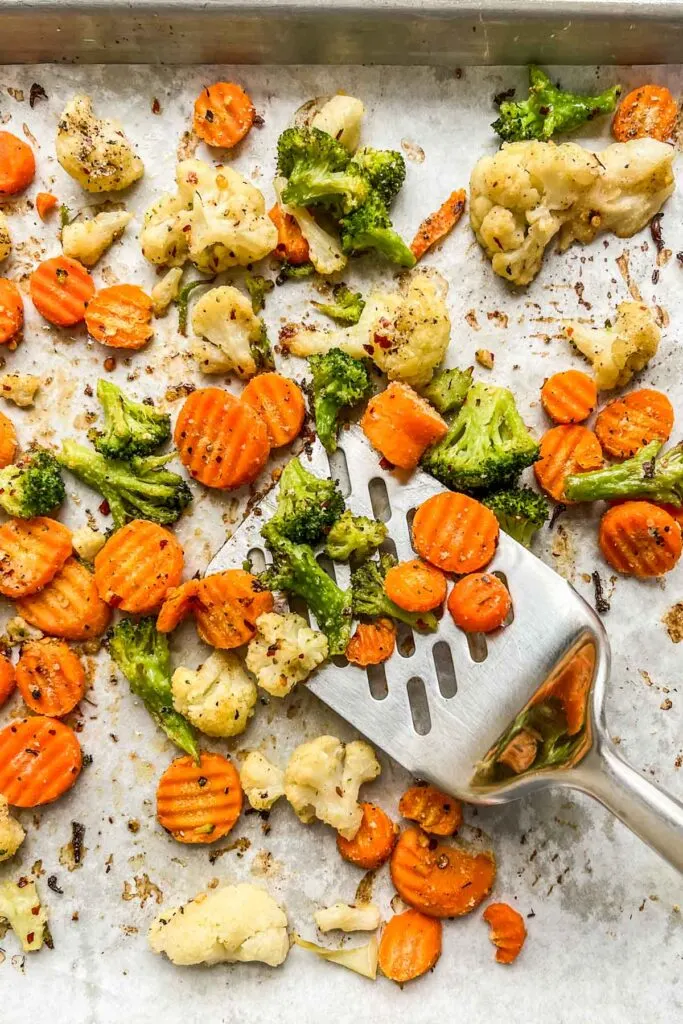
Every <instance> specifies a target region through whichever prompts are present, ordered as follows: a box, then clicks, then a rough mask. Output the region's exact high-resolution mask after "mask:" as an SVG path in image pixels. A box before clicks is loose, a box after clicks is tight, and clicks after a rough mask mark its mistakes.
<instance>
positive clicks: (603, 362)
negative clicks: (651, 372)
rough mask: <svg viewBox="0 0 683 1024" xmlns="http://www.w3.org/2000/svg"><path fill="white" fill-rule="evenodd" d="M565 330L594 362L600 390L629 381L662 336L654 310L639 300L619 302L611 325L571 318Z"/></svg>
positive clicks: (572, 341)
mask: <svg viewBox="0 0 683 1024" xmlns="http://www.w3.org/2000/svg"><path fill="white" fill-rule="evenodd" d="M564 333H565V335H566V337H567V338H569V340H570V341H571V343H572V345H574V346H575V348H577V349H578V350H579V352H580V353H581V354H582V355H584V356H585V357H586V359H588V360H590V362H591V363H592V364H593V376H594V377H595V383H596V384H597V386H598V390H599V391H609V389H610V388H618V387H623V386H624V384H628V382H629V381H630V379H631V377H632V376H633V374H634V373H637V371H638V370H642V369H643V367H644V366H646V365H647V364H648V362H649V361H650V359H652V357H653V356H654V355H655V353H656V352H657V349H658V347H659V339H660V337H661V331H660V329H659V327H658V325H657V322H656V320H655V318H654V315H653V313H652V310H651V309H648V307H647V306H644V305H643V304H642V303H640V302H622V303H620V305H619V306H617V315H616V317H615V318H614V324H613V325H612V326H611V327H588V326H587V325H586V324H582V323H579V322H578V321H576V320H568V321H565V324H564Z"/></svg>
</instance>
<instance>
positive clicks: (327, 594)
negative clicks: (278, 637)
mask: <svg viewBox="0 0 683 1024" xmlns="http://www.w3.org/2000/svg"><path fill="white" fill-rule="evenodd" d="M280 525H281V524H280V523H278V522H277V521H276V519H275V518H273V519H271V520H269V522H267V523H266V524H265V526H264V527H263V529H262V530H261V533H262V535H263V538H264V540H265V542H266V544H267V545H268V547H269V548H270V550H271V551H272V552H273V559H274V560H273V564H272V565H271V566H269V568H268V569H266V571H265V572H263V573H261V575H260V576H259V581H260V583H261V585H262V586H264V587H267V588H268V590H283V591H285V593H287V594H295V595H296V596H297V597H300V598H302V599H303V600H304V601H305V602H306V604H307V605H308V607H309V608H310V610H311V611H312V612H313V615H314V616H315V619H316V622H317V624H318V628H319V629H321V630H322V631H323V633H324V634H325V636H326V637H327V639H328V642H329V653H330V655H335V654H343V653H344V651H345V650H346V645H347V644H348V642H349V639H350V637H351V592H350V591H347V590H341V589H340V588H339V587H338V586H337V584H336V583H335V582H334V580H332V579H331V578H330V577H329V576H328V575H327V573H326V572H325V570H324V569H322V568H321V567H320V565H319V564H318V561H317V559H316V557H315V553H314V551H313V549H312V548H311V547H309V545H308V544H295V543H294V542H293V541H291V540H289V539H288V538H287V537H284V536H283V535H282V534H281V533H280V529H279V527H280Z"/></svg>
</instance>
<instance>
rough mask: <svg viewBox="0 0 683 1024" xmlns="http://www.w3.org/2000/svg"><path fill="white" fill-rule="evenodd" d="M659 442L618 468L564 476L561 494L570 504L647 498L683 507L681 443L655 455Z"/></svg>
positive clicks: (610, 467)
mask: <svg viewBox="0 0 683 1024" xmlns="http://www.w3.org/2000/svg"><path fill="white" fill-rule="evenodd" d="M661 447H662V445H661V442H660V441H650V443H649V444H646V445H645V447H644V448H641V450H640V451H639V452H638V454H637V455H634V456H633V458H631V459H627V460H626V462H620V463H619V464H618V465H614V466H607V467H606V468H605V469H597V470H595V471H593V472H592V473H576V474H574V475H572V476H568V477H567V479H566V481H565V485H564V493H565V495H566V497H567V498H568V499H569V500H570V501H611V500H612V499H613V498H649V500H650V501H655V502H658V503H661V504H664V505H676V506H677V507H680V506H681V505H683V441H679V443H678V444H677V445H674V447H673V448H670V449H669V451H668V452H665V453H664V455H660V456H659V457H657V456H658V452H659V450H660V448H661Z"/></svg>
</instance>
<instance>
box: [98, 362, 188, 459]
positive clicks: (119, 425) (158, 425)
mask: <svg viewBox="0 0 683 1024" xmlns="http://www.w3.org/2000/svg"><path fill="white" fill-rule="evenodd" d="M97 398H98V400H99V402H100V405H101V406H102V410H103V412H104V430H102V431H99V430H93V431H91V434H90V435H89V436H90V440H91V441H92V443H93V444H94V446H95V448H96V449H97V451H98V452H99V453H100V454H101V455H105V456H106V457H107V458H108V459H130V458H132V457H133V456H134V455H149V454H150V453H151V452H153V451H154V450H155V449H156V448H158V447H159V445H162V444H164V443H165V442H166V441H168V439H169V438H170V436H171V417H170V416H169V415H168V414H167V413H165V412H158V411H157V410H156V409H155V408H154V406H152V405H145V404H144V402H134V401H132V399H130V398H128V397H127V396H126V395H124V393H123V391H122V390H121V388H119V387H117V386H116V384H112V383H111V382H110V381H107V380H98V382H97Z"/></svg>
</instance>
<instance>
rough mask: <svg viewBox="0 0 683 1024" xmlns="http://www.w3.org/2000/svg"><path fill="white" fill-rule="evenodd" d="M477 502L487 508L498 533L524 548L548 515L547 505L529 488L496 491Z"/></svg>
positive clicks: (529, 544) (540, 496)
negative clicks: (506, 535) (499, 531)
mask: <svg viewBox="0 0 683 1024" xmlns="http://www.w3.org/2000/svg"><path fill="white" fill-rule="evenodd" d="M481 500H482V503H483V504H484V505H487V506H488V507H489V508H490V509H491V511H492V512H493V514H494V515H495V517H496V519H497V520H498V523H499V525H500V528H501V530H505V532H506V533H507V534H509V536H510V537H513V538H514V540H516V541H518V542H519V543H520V544H523V545H524V546H525V547H526V548H528V547H531V542H532V540H533V539H534V536H535V535H536V532H537V530H540V528H541V527H542V526H543V524H544V523H545V522H546V520H547V519H548V516H549V515H550V509H549V506H548V502H547V501H546V500H545V498H544V497H543V495H542V494H537V493H536V491H532V490H531V488H530V487H512V488H510V489H509V490H507V491H496V493H495V494H488V495H487V496H486V497H485V498H482V499H481Z"/></svg>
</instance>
